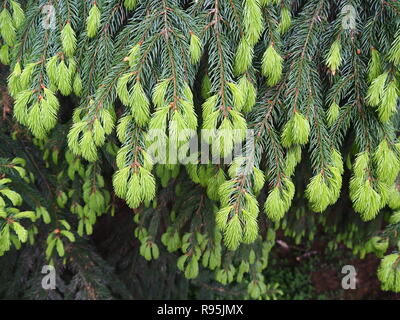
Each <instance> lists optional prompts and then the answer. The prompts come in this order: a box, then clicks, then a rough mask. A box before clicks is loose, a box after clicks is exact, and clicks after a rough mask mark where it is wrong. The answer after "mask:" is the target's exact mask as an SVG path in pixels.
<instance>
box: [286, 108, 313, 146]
mask: <svg viewBox="0 0 400 320" xmlns="http://www.w3.org/2000/svg"><path fill="white" fill-rule="evenodd" d="M309 134H310V124H309V122H308V120H307V119H306V118H305V117H304V116H303V115H302V114H301V113H300V112H297V111H296V112H294V114H293V117H292V118H291V119H290V120H289V121H288V122H287V123H286V124H285V127H284V128H283V132H282V144H283V146H285V147H287V148H288V147H290V146H292V145H294V144H300V145H303V144H306V143H307V142H308V136H309Z"/></svg>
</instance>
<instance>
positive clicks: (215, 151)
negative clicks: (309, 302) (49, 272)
mask: <svg viewBox="0 0 400 320" xmlns="http://www.w3.org/2000/svg"><path fill="white" fill-rule="evenodd" d="M0 10H1V12H0V35H1V37H0V62H1V63H2V64H3V65H9V75H8V77H7V79H5V78H4V83H3V87H2V93H3V98H2V105H3V115H2V120H1V122H0V124H1V126H0V235H1V238H0V255H4V257H2V258H1V259H0V265H1V264H2V263H4V264H5V265H6V266H10V265H12V263H13V262H12V261H15V260H13V259H22V260H23V259H25V261H26V259H28V262H26V265H27V266H30V267H29V268H28V269H29V272H32V264H35V263H37V262H33V261H35V259H39V260H40V259H45V260H47V261H49V262H50V263H51V264H57V265H58V264H60V265H64V268H67V269H69V270H73V271H71V272H72V274H75V276H74V277H73V278H74V279H75V280H74V281H72V282H71V283H69V284H68V285H65V286H64V287H63V289H62V290H63V295H64V297H74V298H85V297H86V298H88V297H89V298H98V297H110V296H113V297H123V298H129V297H130V293H129V292H132V291H131V288H133V287H135V285H134V284H133V283H130V284H129V285H128V289H127V288H126V287H125V286H126V284H122V283H120V282H119V280H115V279H114V278H113V277H115V274H114V273H113V271H112V270H111V269H112V268H113V267H114V268H116V269H118V270H119V271H118V272H119V275H120V276H121V277H123V276H124V274H125V275H126V274H129V271H127V270H129V269H131V268H133V267H134V266H135V264H136V266H139V265H140V266H143V268H147V267H148V268H149V270H150V271H151V270H163V272H161V273H160V274H158V275H155V274H154V273H151V274H152V276H154V279H153V280H154V281H155V282H154V284H151V283H147V285H148V286H155V287H157V285H161V283H164V284H165V292H167V291H168V290H171V288H169V287H170V283H174V284H175V285H176V287H178V286H186V290H188V289H187V288H188V287H187V286H188V282H187V281H186V280H184V279H183V277H181V274H183V275H184V277H185V278H186V279H193V280H192V281H191V282H190V283H191V284H196V283H197V284H199V283H201V284H203V285H205V286H206V287H207V286H210V284H214V285H215V283H214V280H213V279H215V280H216V281H217V282H219V283H220V284H222V285H223V286H224V287H225V288H229V290H228V289H223V290H222V291H221V290H219V291H218V292H219V293H218V294H221V292H224V290H228V293H227V295H228V296H232V295H233V296H234V295H235V294H236V295H240V297H242V298H251V299H258V298H275V297H276V295H278V294H279V290H278V289H277V285H276V284H274V283H270V282H269V280H268V279H266V278H265V277H264V273H263V271H264V270H265V269H266V268H267V266H268V256H269V252H270V250H271V249H272V247H273V246H274V244H275V242H276V241H275V240H276V232H277V230H283V232H284V234H285V236H288V237H292V238H294V240H295V242H296V243H301V242H304V243H307V242H309V241H313V239H314V236H317V237H318V234H319V233H321V232H324V233H326V234H329V235H330V239H331V241H330V242H329V248H330V249H331V250H336V248H337V246H338V244H339V243H343V244H345V245H346V246H347V247H348V248H351V249H353V251H354V253H355V254H359V255H360V256H361V257H363V256H365V255H366V254H367V253H370V252H374V253H376V254H377V255H378V256H379V257H381V258H382V263H381V265H380V268H379V270H378V273H377V274H378V277H379V279H380V281H381V283H382V288H383V289H384V290H390V291H395V292H399V291H400V265H399V262H400V254H399V252H398V250H399V248H398V246H399V242H398V241H399V239H398V234H399V231H400V230H399V229H400V211H396V210H399V209H400V191H399V182H398V175H399V172H400V143H399V141H398V138H397V135H398V128H399V117H398V114H397V109H398V104H399V96H400V3H399V2H398V1H393V0H386V1H384V0H365V1H361V0H336V1H324V0H197V1H187V0H98V1H90V0H85V1H81V0H65V1H56V0H27V1H17V0H3V1H2V6H1V9H0ZM5 72H6V71H4V74H5ZM6 80H7V81H6ZM5 82H7V83H5ZM193 145H195V146H198V145H201V146H202V147H201V148H199V150H197V149H196V150H197V151H196V152H192V153H190V156H188V150H189V149H190V150H192V149H191V148H189V147H192V146H193ZM204 146H207V147H210V148H204ZM200 149H201V150H200ZM205 149H206V150H205ZM209 149H211V151H212V152H211V154H212V157H211V158H210V155H209V152H210V150H209ZM166 150H167V152H166ZM204 150H205V152H204ZM230 159H233V161H229V160H230ZM121 199H122V200H124V201H125V203H126V205H127V206H128V207H130V208H131V210H125V209H124V205H123V202H122V201H121ZM351 207H352V208H353V209H354V211H353V210H350V208H351ZM121 212H125V213H126V212H129V213H128V214H129V216H128V218H129V219H128V220H126V217H125V218H124V221H123V222H121V221H120V222H119V223H116V225H117V226H119V228H122V229H125V228H127V227H128V226H129V227H130V228H132V235H131V237H132V238H133V236H135V237H136V238H138V239H139V241H140V244H141V245H140V246H139V248H137V247H135V249H134V252H131V251H132V250H127V248H131V246H130V245H129V243H130V242H131V241H132V239H130V238H129V237H127V234H126V233H121V235H120V236H119V232H120V229H119V228H118V227H115V228H113V229H112V232H110V230H107V232H106V233H107V237H106V239H102V240H101V241H100V242H104V243H103V244H102V245H104V248H107V246H108V247H109V248H114V252H113V251H112V250H111V249H110V251H109V252H108V253H109V255H108V259H109V261H105V260H104V259H103V258H101V257H100V256H99V254H98V253H96V252H95V251H96V250H95V249H93V244H92V243H91V238H93V236H92V234H93V231H94V228H95V229H96V225H97V224H96V222H98V221H99V220H101V219H103V220H104V219H106V220H107V221H108V222H109V223H110V224H111V223H112V222H111V221H112V219H111V220H108V219H109V217H106V215H111V216H114V215H116V216H115V217H114V218H115V219H117V220H118V219H121V218H118V216H119V215H120V214H121ZM129 220H133V222H134V226H132V223H130V222H128V221H129ZM110 228H111V227H110ZM104 232H105V231H104ZM133 233H134V235H133ZM128 234H129V233H128ZM90 236H92V237H90ZM23 243H29V245H30V246H28V245H24V248H25V249H24V250H27V251H25V252H27V253H25V255H26V256H25V257H23V255H22V254H21V255H18V254H17V253H15V252H14V250H11V249H12V248H15V249H20V248H21V246H22V244H23ZM396 245H397V248H396ZM10 250H11V252H9V251H10ZM105 250H107V249H105ZM33 252H40V253H41V254H42V255H43V256H44V257H41V258H39V257H35V258H33V256H32V255H33ZM137 253H139V254H140V255H141V256H143V258H144V259H143V258H142V260H140V259H138V257H137ZM385 254H386V255H385ZM28 257H29V258H28ZM145 260H147V261H153V262H152V263H149V264H147V263H146V262H145ZM154 260H156V261H155V262H154ZM2 261H3V262H2ZM89 261H91V262H90V263H92V264H93V270H91V271H88V270H87V264H88V263H89ZM110 261H112V262H110ZM139 261H140V262H139ZM157 261H158V263H159V264H154V263H156V262H157ZM109 264H111V265H112V266H113V267H110V265H109ZM23 265H24V264H21V268H24V267H22V266H23ZM146 266H147V267H146ZM159 266H162V268H161V269H158V267H159ZM60 268H61V266H60ZM176 268H177V269H178V270H179V272H178V273H177V271H176V270H175V269H176ZM2 269H3V270H8V269H7V268H6V267H4V268H2ZM150 271H149V272H150ZM20 272H21V273H23V274H25V276H26V277H28V276H27V274H28V273H27V271H26V270H25V271H23V270H20ZM85 272H86V273H87V274H86V273H85ZM91 272H93V274H91ZM162 275H165V277H164V278H162V280H160V281H157V279H158V277H162ZM166 275H168V277H167V276H166ZM3 276H4V275H3ZM105 278H107V279H108V280H107V281H106V280H104V279H105ZM147 278H149V276H147V277H146V279H147ZM0 279H1V278H0ZM82 279H83V280H82ZM96 279H102V280H101V281H97V280H96ZM132 279H135V280H132V282H134V281H139V282H140V281H143V280H140V277H139V276H138V278H137V279H139V280H136V278H132ZM63 281H65V279H64V280H63ZM79 286H83V288H82V290H83V291H81V290H80V289H79V290H78V287H79ZM93 286H94V287H93ZM67 287H68V289H65V288H67ZM114 287H117V288H114ZM136 287H137V288H139V287H140V286H139V285H136ZM200 287H201V285H200ZM168 288H169V289H168ZM15 289H16V288H15ZM3 290H4V289H3ZM7 290H8V289H7ZM7 290H6V291H7ZM32 290H33V291H35V290H39V289H37V288H35V287H34V285H32ZM60 290H61V289H60ZM138 290H139V289H138ZM143 290H144V291H146V284H143ZM39 291H40V290H39ZM76 291H78V292H79V294H75V295H74V294H73V293H71V292H76ZM82 292H84V293H82ZM149 292H150V289H149ZM8 294H10V295H12V293H8ZM32 294H33V295H40V293H38V292H34V293H32ZM41 294H43V293H41ZM46 294H49V293H46ZM0 295H1V290H0ZM4 295H7V293H4ZM201 296H202V294H200V293H199V297H201ZM141 297H148V298H149V297H155V296H151V295H150V294H148V293H145V294H143V295H142V296H141ZM163 297H179V293H177V292H170V293H165V295H164V296H163Z"/></svg>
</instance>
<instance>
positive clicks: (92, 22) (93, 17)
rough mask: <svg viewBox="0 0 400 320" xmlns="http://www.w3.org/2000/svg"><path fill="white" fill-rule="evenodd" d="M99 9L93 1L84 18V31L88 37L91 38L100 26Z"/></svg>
mask: <svg viewBox="0 0 400 320" xmlns="http://www.w3.org/2000/svg"><path fill="white" fill-rule="evenodd" d="M100 15H101V13H100V9H99V8H98V7H97V4H96V3H94V4H93V6H92V7H91V8H90V11H89V16H88V17H87V20H86V32H87V35H88V37H89V38H93V37H94V36H95V35H96V34H97V31H98V29H99V27H100Z"/></svg>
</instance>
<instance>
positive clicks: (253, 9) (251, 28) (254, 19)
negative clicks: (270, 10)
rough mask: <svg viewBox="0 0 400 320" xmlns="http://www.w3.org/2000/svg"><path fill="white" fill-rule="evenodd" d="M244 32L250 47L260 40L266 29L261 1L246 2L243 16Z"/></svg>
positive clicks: (251, 0)
mask: <svg viewBox="0 0 400 320" xmlns="http://www.w3.org/2000/svg"><path fill="white" fill-rule="evenodd" d="M243 23H244V28H245V30H244V32H245V36H246V40H247V41H248V43H249V45H250V46H254V45H255V44H256V43H257V42H258V40H259V39H260V36H261V33H262V31H263V28H264V23H263V17H262V12H261V8H260V3H259V0H245V1H244V14H243Z"/></svg>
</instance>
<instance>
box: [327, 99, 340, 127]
mask: <svg viewBox="0 0 400 320" xmlns="http://www.w3.org/2000/svg"><path fill="white" fill-rule="evenodd" d="M339 112H340V107H339V105H338V104H337V103H336V102H335V101H333V102H332V104H331V106H330V107H329V109H328V112H327V117H326V118H327V122H328V125H329V126H330V127H331V126H332V125H333V123H334V122H335V121H336V120H337V118H338V116H339Z"/></svg>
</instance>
